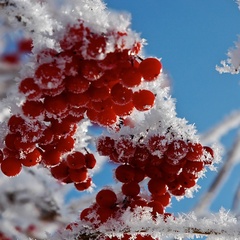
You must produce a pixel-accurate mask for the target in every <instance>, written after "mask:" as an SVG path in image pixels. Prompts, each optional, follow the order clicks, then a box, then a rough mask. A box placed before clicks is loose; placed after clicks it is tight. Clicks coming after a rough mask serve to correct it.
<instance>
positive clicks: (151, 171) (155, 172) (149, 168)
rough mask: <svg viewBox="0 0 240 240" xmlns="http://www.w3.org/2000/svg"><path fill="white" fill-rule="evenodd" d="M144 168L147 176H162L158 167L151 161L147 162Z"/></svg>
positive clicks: (157, 177) (155, 177) (154, 177)
mask: <svg viewBox="0 0 240 240" xmlns="http://www.w3.org/2000/svg"><path fill="white" fill-rule="evenodd" d="M144 170H145V174H146V175H147V176H148V177H149V178H153V179H159V178H160V177H162V171H161V170H160V169H159V168H158V167H156V166H153V165H151V163H149V164H147V165H146V166H145V169H144Z"/></svg>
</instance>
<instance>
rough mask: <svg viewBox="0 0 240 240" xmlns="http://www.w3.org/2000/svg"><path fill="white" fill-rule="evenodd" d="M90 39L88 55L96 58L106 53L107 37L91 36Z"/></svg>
mask: <svg viewBox="0 0 240 240" xmlns="http://www.w3.org/2000/svg"><path fill="white" fill-rule="evenodd" d="M87 39H88V46H87V54H88V55H89V56H91V57H94V58H95V57H96V56H98V55H100V54H102V53H104V52H105V48H106V37H105V36H102V35H97V34H93V33H92V34H90V35H89V37H88V38H87Z"/></svg>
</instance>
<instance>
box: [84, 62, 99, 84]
mask: <svg viewBox="0 0 240 240" xmlns="http://www.w3.org/2000/svg"><path fill="white" fill-rule="evenodd" d="M81 74H82V76H83V77H84V78H86V79H87V80H89V81H96V80H97V79H99V78H100V77H102V75H103V70H102V69H101V68H100V67H99V66H98V62H97V61H95V60H85V61H83V62H82V63H81Z"/></svg>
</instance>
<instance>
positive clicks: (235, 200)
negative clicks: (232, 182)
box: [231, 182, 240, 212]
mask: <svg viewBox="0 0 240 240" xmlns="http://www.w3.org/2000/svg"><path fill="white" fill-rule="evenodd" d="M239 203H240V182H239V183H238V187H237V190H236V193H235V195H234V197H233V203H232V208H231V209H232V212H237V210H238V207H239Z"/></svg>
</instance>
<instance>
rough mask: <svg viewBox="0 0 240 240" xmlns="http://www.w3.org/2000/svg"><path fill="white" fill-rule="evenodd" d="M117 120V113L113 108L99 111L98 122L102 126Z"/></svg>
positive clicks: (109, 124)
mask: <svg viewBox="0 0 240 240" xmlns="http://www.w3.org/2000/svg"><path fill="white" fill-rule="evenodd" d="M116 121H117V115H116V114H115V112H114V111H113V110H112V109H107V110H104V111H102V112H100V113H99V116H98V119H97V123H98V124H99V125H102V126H111V125H113V124H114V123H115V122H116Z"/></svg>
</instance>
